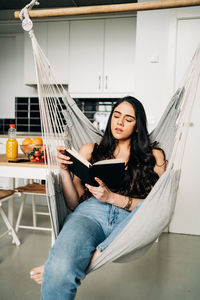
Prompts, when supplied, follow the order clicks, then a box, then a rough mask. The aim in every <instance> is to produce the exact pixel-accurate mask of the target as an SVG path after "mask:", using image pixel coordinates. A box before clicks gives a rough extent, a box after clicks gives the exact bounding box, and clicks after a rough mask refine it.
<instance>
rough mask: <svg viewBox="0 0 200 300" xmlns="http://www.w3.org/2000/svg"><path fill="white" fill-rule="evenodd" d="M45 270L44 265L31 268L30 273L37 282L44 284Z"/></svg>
mask: <svg viewBox="0 0 200 300" xmlns="http://www.w3.org/2000/svg"><path fill="white" fill-rule="evenodd" d="M43 272H44V265H42V266H39V267H35V268H33V269H31V270H30V273H29V274H30V277H31V279H33V280H35V282H37V283H38V284H42V279H43Z"/></svg>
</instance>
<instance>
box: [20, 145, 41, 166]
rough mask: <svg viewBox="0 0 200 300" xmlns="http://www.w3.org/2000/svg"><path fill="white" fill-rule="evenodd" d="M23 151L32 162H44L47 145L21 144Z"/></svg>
mask: <svg viewBox="0 0 200 300" xmlns="http://www.w3.org/2000/svg"><path fill="white" fill-rule="evenodd" d="M20 148H21V150H22V152H23V153H24V154H25V155H26V157H27V158H28V159H29V160H30V161H31V162H44V159H45V156H46V147H45V146H43V145H20Z"/></svg>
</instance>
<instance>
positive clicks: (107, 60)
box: [69, 17, 136, 94]
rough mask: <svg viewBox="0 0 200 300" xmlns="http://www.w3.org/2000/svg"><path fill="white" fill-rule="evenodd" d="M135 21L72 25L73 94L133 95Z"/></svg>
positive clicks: (89, 21)
mask: <svg viewBox="0 0 200 300" xmlns="http://www.w3.org/2000/svg"><path fill="white" fill-rule="evenodd" d="M135 34H136V18H135V17H124V18H110V19H96V20H78V21H71V24H70V50H69V51H70V76H69V91H70V93H72V94H73V93H87V94H89V93H98V94H109V93H131V92H133V91H134V73H135V40H136V38H135Z"/></svg>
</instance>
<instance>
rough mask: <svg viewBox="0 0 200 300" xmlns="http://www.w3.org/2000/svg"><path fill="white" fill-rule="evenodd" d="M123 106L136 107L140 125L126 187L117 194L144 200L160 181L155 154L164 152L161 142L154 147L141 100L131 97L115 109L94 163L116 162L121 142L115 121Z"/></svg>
mask: <svg viewBox="0 0 200 300" xmlns="http://www.w3.org/2000/svg"><path fill="white" fill-rule="evenodd" d="M123 102H128V103H130V104H131V105H132V106H133V109H134V111H135V116H136V125H135V127H134V130H133V133H132V135H131V141H130V156H129V160H128V162H127V165H126V167H127V168H126V175H125V179H124V186H123V188H121V189H120V190H117V192H118V193H120V194H122V195H126V196H131V197H134V198H140V199H144V198H146V196H147V195H148V194H149V192H150V191H151V189H152V186H154V185H155V183H156V181H157V180H158V178H159V176H158V174H157V173H155V172H154V167H155V164H156V160H155V157H154V155H153V153H152V150H153V149H155V148H156V149H160V148H158V143H157V142H154V143H151V141H150V138H149V133H148V130H147V118H146V113H145V110H144V107H143V105H142V103H141V102H140V101H139V100H137V99H136V98H134V97H131V96H127V97H124V98H122V99H120V100H119V101H118V102H117V103H116V104H115V105H114V106H113V108H112V111H111V114H110V117H109V119H108V123H107V127H106V130H105V133H104V136H103V138H102V140H101V142H100V144H99V145H96V147H94V151H93V153H92V157H91V160H90V161H91V163H94V162H96V161H99V160H102V159H109V158H114V151H115V149H116V146H117V143H118V140H116V139H115V138H114V137H113V135H112V132H111V119H112V115H113V112H114V110H115V108H116V107H117V106H118V105H119V104H121V103H123ZM163 153H164V152H163ZM115 192H116V190H115Z"/></svg>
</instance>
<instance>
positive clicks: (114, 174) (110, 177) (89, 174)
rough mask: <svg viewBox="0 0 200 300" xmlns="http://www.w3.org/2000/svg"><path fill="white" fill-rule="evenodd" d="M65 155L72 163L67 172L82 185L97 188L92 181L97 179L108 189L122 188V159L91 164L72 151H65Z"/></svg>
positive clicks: (123, 170)
mask: <svg viewBox="0 0 200 300" xmlns="http://www.w3.org/2000/svg"><path fill="white" fill-rule="evenodd" d="M65 154H66V155H67V156H69V157H70V158H71V161H73V164H71V165H68V166H69V170H70V171H71V172H72V173H73V174H74V175H76V176H77V177H79V178H80V179H81V180H82V181H83V182H84V183H88V184H90V185H93V186H98V183H97V181H96V180H95V179H94V177H98V178H100V179H101V180H102V181H103V182H104V183H105V185H107V186H108V187H109V188H112V187H113V188H114V187H120V186H122V184H123V182H124V172H125V163H124V161H123V160H122V159H118V158H116V159H106V160H101V161H98V162H96V163H94V164H91V163H90V162H89V161H87V160H86V159H85V158H84V157H82V156H81V155H80V154H79V153H78V152H77V151H76V150H74V149H67V150H65Z"/></svg>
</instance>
